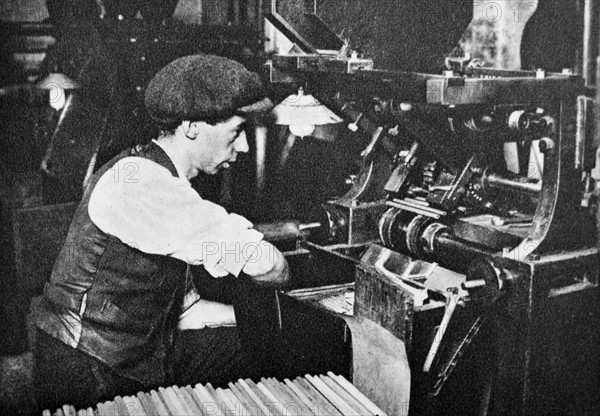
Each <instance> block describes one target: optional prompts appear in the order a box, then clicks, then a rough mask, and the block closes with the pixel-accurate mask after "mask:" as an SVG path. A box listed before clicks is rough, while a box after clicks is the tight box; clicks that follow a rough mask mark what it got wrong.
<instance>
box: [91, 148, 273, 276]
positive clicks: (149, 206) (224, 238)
mask: <svg viewBox="0 0 600 416" xmlns="http://www.w3.org/2000/svg"><path fill="white" fill-rule="evenodd" d="M88 213H89V215H90V218H91V220H92V222H93V223H94V224H95V225H96V226H97V227H98V228H99V229H100V230H102V231H103V232H105V233H107V234H110V235H113V236H115V237H117V238H118V239H119V240H121V241H122V242H123V243H125V244H127V245H129V246H131V247H134V248H136V249H138V250H140V251H143V252H145V253H149V254H160V255H165V256H172V257H175V258H178V259H180V260H183V261H185V262H186V263H188V264H192V265H200V264H202V265H204V267H205V268H206V270H207V271H208V272H209V273H210V274H212V275H213V276H215V277H221V276H224V275H226V274H228V273H231V274H233V275H235V276H237V275H239V273H240V271H241V270H242V268H243V267H244V265H245V264H246V263H247V262H248V260H249V259H250V258H251V256H252V255H253V253H254V251H255V249H256V248H257V247H258V244H259V243H260V241H261V240H262V238H263V235H262V234H261V233H260V232H258V231H256V230H254V229H253V228H252V223H251V222H250V221H248V220H247V219H245V218H244V217H241V216H239V215H236V214H230V213H228V212H227V211H226V210H225V209H224V208H223V207H221V206H219V205H217V204H214V203H212V202H210V201H207V200H204V199H202V198H201V197H200V195H198V193H197V192H196V191H194V189H193V188H192V187H191V186H190V185H189V182H187V181H185V180H182V179H181V178H177V177H174V176H173V175H171V173H170V172H169V171H168V170H167V169H166V168H164V167H162V166H160V165H158V164H156V163H154V162H152V161H150V160H147V159H145V158H140V157H127V158H124V159H121V160H120V161H119V162H117V164H115V165H114V166H113V167H112V168H111V169H109V170H108V171H106V172H105V173H104V174H103V175H102V177H101V178H100V179H99V180H98V182H97V184H96V186H95V187H94V189H93V191H92V194H91V196H90V201H89V206H88Z"/></svg>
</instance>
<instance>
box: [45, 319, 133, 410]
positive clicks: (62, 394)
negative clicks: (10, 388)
mask: <svg viewBox="0 0 600 416" xmlns="http://www.w3.org/2000/svg"><path fill="white" fill-rule="evenodd" d="M34 360H35V361H34V389H35V397H36V402H37V407H38V409H39V410H40V414H41V411H42V410H44V409H49V410H51V411H52V412H54V411H55V410H56V409H57V408H58V407H61V406H62V405H64V404H71V405H73V406H75V408H77V409H82V408H87V407H89V406H92V407H94V406H95V405H96V403H98V402H101V401H106V400H112V399H113V398H114V397H115V396H116V395H126V396H127V395H130V394H135V393H137V392H138V391H142V390H144V388H143V386H142V384H141V383H138V382H136V381H135V380H132V379H129V378H126V377H122V376H120V375H118V374H117V373H115V372H114V371H113V370H112V369H111V368H110V367H108V366H107V365H106V364H104V363H102V362H101V361H100V360H97V359H96V358H94V357H91V356H89V355H87V354H85V353H83V352H81V351H79V350H77V349H75V348H71V347H70V346H68V345H66V344H64V343H62V342H61V341H59V340H57V339H55V338H53V337H51V336H50V335H48V334H46V333H45V332H44V331H40V330H38V331H37V336H36V343H35V350H34Z"/></svg>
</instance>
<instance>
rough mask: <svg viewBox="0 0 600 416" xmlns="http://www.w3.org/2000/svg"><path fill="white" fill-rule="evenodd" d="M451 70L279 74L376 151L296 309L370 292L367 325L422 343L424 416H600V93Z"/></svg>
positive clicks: (358, 308) (331, 67)
mask: <svg viewBox="0 0 600 416" xmlns="http://www.w3.org/2000/svg"><path fill="white" fill-rule="evenodd" d="M325 3H327V2H325ZM442 63H443V67H444V70H443V72H441V73H440V72H438V73H431V74H429V73H420V72H401V71H395V70H389V69H387V70H378V69H373V67H374V65H373V62H369V60H366V59H358V58H357V57H356V56H352V55H351V54H349V53H342V54H341V55H337V56H331V55H324V54H319V53H314V52H310V51H309V52H307V53H295V54H287V55H277V56H275V57H274V58H273V61H272V67H271V80H272V81H273V82H275V83H277V82H292V83H293V84H294V85H302V86H303V87H304V88H305V90H306V91H309V92H310V93H311V94H313V95H314V96H315V97H316V98H318V100H320V101H321V102H322V103H324V104H326V105H327V106H328V107H329V108H330V109H332V110H333V111H334V112H336V113H337V114H338V115H339V116H341V117H343V118H344V120H345V122H346V123H347V124H348V128H349V129H350V130H351V131H352V132H354V133H352V134H354V135H355V136H358V137H362V139H363V140H364V143H365V145H364V150H363V152H362V153H361V169H360V173H359V174H358V175H356V177H353V182H352V187H351V189H350V190H349V191H348V192H347V193H346V194H345V195H344V196H343V197H341V198H338V199H335V200H332V201H329V202H327V203H326V204H324V206H323V213H322V219H321V221H320V224H321V227H320V229H319V230H318V232H315V231H314V230H313V232H312V233H311V236H310V237H309V238H308V241H304V242H303V243H301V244H300V246H299V249H298V250H296V251H295V252H292V253H290V254H289V256H288V259H289V260H290V263H291V265H292V271H293V274H294V281H295V284H296V288H298V287H302V288H301V289H299V290H296V291H294V290H292V291H291V292H290V293H289V294H288V295H289V297H292V298H294V299H301V303H304V304H311V299H310V298H311V297H310V296H306V294H307V293H308V294H313V295H315V296H317V297H319V299H321V300H322V297H323V295H324V294H327V293H329V294H330V293H333V292H332V290H333V291H335V290H338V291H341V292H344V291H346V292H348V291H350V292H352V291H353V293H354V306H353V310H352V311H351V312H350V314H351V315H353V316H354V317H357V318H359V319H368V320H370V321H373V322H375V323H376V324H378V325H379V326H381V327H383V328H385V329H386V330H388V331H389V332H390V333H392V334H393V335H394V336H395V337H396V338H398V339H400V340H402V341H403V342H404V344H405V347H406V350H407V354H408V362H409V363H410V369H411V377H412V381H411V394H410V407H409V409H408V411H409V414H410V415H417V414H502V415H504V414H506V415H517V414H597V413H598V412H599V411H600V407H599V400H600V393H599V390H598V389H599V387H598V386H600V377H599V374H600V371H599V370H600V365H599V364H600V361H599V359H598V358H599V356H600V353H599V352H598V347H597V346H598V341H599V336H598V316H599V312H600V311H599V308H600V303H599V298H598V293H599V292H598V273H599V266H600V265H599V264H598V235H597V210H598V206H597V199H596V192H595V189H596V183H595V179H594V178H593V176H592V170H593V168H594V166H595V158H596V146H597V143H596V141H595V140H594V134H597V132H596V133H594V132H595V131H597V130H595V129H596V128H597V127H596V126H595V114H594V99H593V98H594V97H593V90H592V89H589V88H586V86H585V85H584V79H582V78H581V77H579V76H575V75H573V74H572V73H571V72H570V71H563V72H562V73H550V72H545V71H544V70H537V71H503V70H495V69H490V68H483V67H479V66H478V65H477V64H476V63H475V62H472V61H471V60H470V59H469V57H468V56H466V57H465V56H462V57H447V58H446V59H445V61H444V62H442ZM298 282H302V283H298ZM336 283H337V284H339V285H338V286H337V287H336V286H335V284H336ZM306 286H309V287H314V288H313V289H310V290H309V289H306V288H305V287H306ZM319 286H326V287H325V288H324V289H323V290H322V291H319V290H318V287H319ZM319 299H317V301H318V300H319ZM314 300H315V299H312V301H313V302H312V305H313V306H314V307H315V308H316V309H319V305H320V307H321V308H322V309H326V310H329V312H324V313H325V314H328V313H329V315H331V316H336V315H340V313H339V311H335V312H332V313H330V312H331V308H328V307H327V305H325V307H323V302H314ZM286 302H287V301H286ZM292 304H293V302H292ZM315 305H316V306H315ZM291 308H292V309H293V306H292V307H291ZM301 310H302V312H298V311H297V310H296V312H289V313H292V314H293V313H297V314H302V313H304V314H312V313H313V312H308V311H306V310H305V309H302V308H301ZM285 316H286V314H285V313H284V322H283V328H284V330H285V323H286V319H285ZM315 316H316V315H315ZM293 319H299V318H297V317H296V318H289V321H293ZM315 319H316V318H315ZM314 322H316V321H315V320H313V325H311V326H312V327H314V326H315V323H314ZM341 325H342V326H343V324H341ZM333 326H334V327H335V324H333ZM304 331H305V335H306V336H311V335H310V334H311V331H313V329H308V330H304ZM307 341H309V340H307ZM343 344H344V343H343V342H341V343H340V345H343ZM340 348H342V346H340ZM323 365H325V366H326V364H323ZM354 371H355V373H354V375H355V376H357V374H356V366H355V367H354ZM372 382H373V383H375V384H377V383H379V385H380V386H382V387H381V388H385V387H384V385H385V383H386V382H387V381H386V380H385V379H383V378H382V379H380V380H372ZM384 410H385V409H384Z"/></svg>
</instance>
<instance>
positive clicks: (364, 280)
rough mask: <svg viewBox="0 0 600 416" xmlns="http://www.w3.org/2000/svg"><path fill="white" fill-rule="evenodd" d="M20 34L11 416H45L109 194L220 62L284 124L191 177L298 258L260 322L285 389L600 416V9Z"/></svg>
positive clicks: (261, 130) (39, 4) (350, 9)
mask: <svg viewBox="0 0 600 416" xmlns="http://www.w3.org/2000/svg"><path fill="white" fill-rule="evenodd" d="M0 31H1V35H0V36H1V38H0V39H1V40H0V42H1V44H0V60H1V63H0V126H1V128H0V241H1V251H0V328H1V331H2V332H1V334H0V414H3V415H29V414H39V413H37V411H38V409H37V407H36V403H35V400H34V391H33V353H32V346H33V345H34V343H35V339H34V338H35V329H34V327H33V324H32V322H31V313H30V311H31V309H32V308H33V306H34V305H35V304H36V302H39V301H40V298H41V297H42V296H43V294H44V290H45V286H46V283H47V282H48V279H49V278H50V275H51V273H52V268H53V265H54V261H55V259H56V257H57V256H58V254H59V251H60V249H61V247H62V245H63V242H64V240H65V237H66V235H67V231H68V229H69V225H70V223H71V220H72V218H73V215H74V213H75V209H76V208H77V206H78V203H79V201H80V200H81V199H82V196H83V193H84V190H85V188H86V186H87V185H88V183H89V181H90V179H91V178H92V175H93V174H94V172H96V171H97V170H98V169H99V168H100V167H101V166H102V165H103V164H104V163H106V162H107V161H109V160H111V159H112V158H113V157H114V156H115V155H117V154H119V153H120V152H121V151H123V150H125V149H128V148H131V147H133V146H136V145H139V144H142V143H147V142H149V141H150V139H152V138H154V137H156V136H157V133H158V132H157V129H156V127H155V126H154V125H153V124H152V121H151V120H150V118H149V117H148V115H147V114H146V109H145V107H144V93H145V91H146V87H147V86H148V83H149V82H150V80H151V79H152V78H153V76H154V75H155V74H156V73H157V72H158V71H159V70H160V69H161V68H163V67H164V66H165V65H167V64H168V63H170V62H172V61H173V60H175V59H177V58H180V57H183V56H187V55H192V54H199V53H204V54H212V55H218V56H223V57H227V58H230V59H233V60H235V61H238V62H240V63H242V64H243V65H244V66H245V67H246V68H248V69H249V70H251V71H254V72H256V73H257V74H259V75H260V77H261V79H262V82H263V84H264V85H265V87H266V90H267V91H268V95H269V98H270V99H271V100H272V101H273V103H274V104H275V107H274V109H273V111H272V112H270V113H268V114H265V115H264V116H263V117H261V118H260V119H257V120H253V123H252V125H251V127H250V128H248V130H247V132H246V133H247V138H248V143H249V147H250V151H249V152H248V153H246V154H245V155H243V157H240V158H239V160H238V161H237V163H236V164H235V167H232V168H231V169H227V170H223V171H221V172H220V173H219V174H217V175H212V176H209V175H202V174H201V175H199V176H198V177H196V178H195V179H193V181H192V186H193V187H194V189H196V190H198V191H199V193H200V194H201V196H202V198H205V199H207V200H210V201H213V202H215V203H217V204H219V205H221V206H223V207H225V208H226V209H227V211H229V212H233V213H237V214H239V215H242V216H244V217H246V218H247V219H249V220H250V221H251V222H252V223H253V224H254V226H255V228H257V229H258V230H259V231H261V232H263V234H264V236H265V239H266V240H268V241H270V242H271V243H272V244H273V245H274V246H276V247H277V248H278V249H279V250H280V251H281V252H282V253H283V254H284V255H285V258H286V259H287V262H288V264H289V267H290V274H291V278H290V281H289V282H288V284H287V285H286V286H285V287H284V288H282V289H278V290H274V291H272V292H269V293H267V294H264V299H262V298H261V300H260V302H263V306H264V307H263V309H262V310H263V312H264V315H262V316H260V317H242V316H238V327H239V329H240V334H241V335H240V336H241V337H242V339H243V342H245V343H246V344H245V345H249V346H251V347H250V348H257V349H260V350H261V351H263V353H264V354H266V355H265V356H270V354H271V355H272V356H273V357H275V356H277V360H276V362H277V363H285V365H284V366H281V365H279V367H277V368H273V366H272V365H268V364H265V366H264V369H263V372H264V376H265V377H274V378H275V379H277V380H280V381H282V382H283V380H286V379H288V380H293V379H294V378H296V377H300V378H302V380H301V381H302V382H304V379H303V378H304V377H306V378H309V377H310V380H313V376H315V377H316V376H318V377H323V380H324V379H325V376H326V375H327V374H335V376H331V377H332V378H331V379H327V382H328V383H329V382H331V380H336V378H335V377H344V378H345V379H347V380H348V381H350V382H351V383H352V385H353V388H356V389H357V390H358V391H360V392H361V394H362V395H364V397H365V398H367V400H369V402H372V403H373V404H374V405H375V409H379V410H374V411H371V413H369V414H388V415H398V416H419V415H476V416H484V415H487V416H490V415H507V416H508V415H510V416H512V415H557V416H558V415H568V416H571V415H572V416H575V415H578V416H579V415H581V416H585V415H589V416H592V415H598V414H600V297H599V294H600V291H599V287H598V279H599V275H600V257H599V254H600V253H599V252H600V239H599V237H600V236H599V230H600V210H599V208H600V207H599V196H600V163H598V162H599V161H598V156H597V154H598V152H597V151H598V146H599V145H600V33H599V32H600V2H598V1H596V0H443V1H442V0H403V1H393V0H352V1H351V0H271V1H267V0H162V1H160V0H148V1H142V0H127V1H115V0H6V1H3V2H2V5H0ZM126 179H127V178H125V180H126ZM200 190H201V191H200ZM197 267H201V266H197ZM211 284H212V283H210V282H208V283H207V285H209V286H210V285H211ZM217 286H218V285H217ZM214 290H215V292H218V291H223V292H226V291H227V289H223V288H221V287H216V288H215V289H214ZM225 298H227V296H225ZM225 301H228V299H225ZM273 345H285V348H280V349H277V350H275V349H273V347H272V346H273ZM270 348H271V349H270ZM265 380H266V379H265ZM265 380H263V383H264V386H266V385H267V382H266V381H265ZM235 381H236V380H231V382H235ZM255 381H256V382H257V383H258V382H259V381H260V379H259V380H255ZM57 382H60V380H57ZM313 384H314V383H313ZM163 387H168V386H163ZM181 387H183V386H181ZM338 387H339V386H338ZM236 388H238V387H236V386H234V387H231V389H232V391H236V390H235V389H236ZM349 388H350V387H348V389H349ZM274 389H275V390H274V391H273V395H274V396H277V395H276V394H275V391H279V392H280V393H281V392H282V391H283V390H277V388H275V387H274ZM328 391H329V390H328ZM342 391H344V390H343V389H342ZM281 394H283V395H284V396H285V394H284V393H281ZM358 394H359V393H355V395H354V396H353V394H352V393H351V392H350V390H346V393H344V394H342V393H340V394H339V397H342V398H343V397H345V396H348V397H346V399H347V401H346V403H342V404H338V405H333V407H330V408H325V410H323V409H321V410H322V411H321V412H316V413H315V411H314V409H312V410H311V409H308V406H306V405H301V406H300V407H299V408H295V409H294V410H293V411H292V410H290V411H287V410H289V409H286V408H281V409H279V410H277V409H275V410H273V412H272V413H271V412H265V411H264V410H265V409H264V408H263V411H260V410H259V411H257V414H265V415H266V414H267V413H268V414H281V415H286V414H289V415H296V414H305V413H304V412H303V410H306V411H307V413H306V414H313V413H314V414H322V415H329V414H331V415H334V414H335V415H340V414H364V413H362V412H361V411H357V412H355V413H352V412H350V413H347V412H345V409H346V404H348V405H350V404H351V403H353V402H355V401H356V397H357V396H356V395H358ZM350 396H352V397H354V398H352V397H350ZM229 397H231V396H229ZM281 397H282V396H278V398H279V399H281ZM285 397H288V398H290V397H292V398H293V397H296V398H297V397H300V396H299V395H296V396H294V395H293V394H291V393H290V394H288V395H287V396H285ZM361 397H363V396H361ZM120 400H122V399H120ZM127 400H129V401H126V404H127V403H133V402H134V401H135V400H137V399H135V398H131V397H128V398H127ZM140 400H141V399H140ZM165 400H166V399H165ZM182 400H183V399H182ZM183 402H185V400H183ZM135 403H137V404H139V403H141V404H142V405H143V404H144V403H143V402H140V401H137V402H135ZM135 403H134V404H135ZM164 404H165V409H169V410H168V414H173V415H175V414H180V413H177V411H173V410H172V409H171V408H169V406H170V405H172V403H171V404H169V403H167V402H166V401H165V402H164ZM174 406H175V407H174V408H175V409H180V408H179V407H177V405H174ZM350 407H351V406H350ZM368 408H369V406H367V405H363V407H362V409H368ZM98 409H100V406H99V407H98ZM144 409H145V412H143V411H140V412H139V413H136V412H131V411H130V412H129V413H102V412H101V411H100V410H98V411H94V412H93V413H92V414H96V415H100V414H151V413H149V412H148V409H147V408H144ZM155 409H156V408H155ZM182 409H192V410H193V409H194V407H193V406H192V405H190V406H189V407H185V406H183V407H182ZM223 409H224V408H223ZM223 409H221V410H223ZM248 409H249V407H247V408H243V407H242V408H241V410H240V409H238V412H237V413H236V412H229V413H227V412H225V411H223V412H222V414H240V415H242V414H244V415H245V414H254V413H252V412H251V411H247V410H248ZM298 409H300V410H298ZM354 409H356V407H355V408H354ZM50 410H51V411H52V413H48V414H65V415H66V414H71V413H69V411H68V410H65V412H64V413H54V410H55V409H50ZM229 410H231V409H229ZM308 410H311V411H312V413H310V412H308ZM156 411H157V412H158V414H163V413H162V412H161V411H160V410H156ZM72 414H73V415H75V414H77V415H78V414H80V413H72ZM81 414H88V415H89V414H90V413H89V412H88V413H85V412H84V413H81ZM165 414H167V413H165ZM181 414H200V413H194V412H192V413H189V412H188V413H181ZM202 414H221V413H216V412H215V413H208V412H206V409H205V412H204V413H202Z"/></svg>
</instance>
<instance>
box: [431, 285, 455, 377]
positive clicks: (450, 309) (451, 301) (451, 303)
mask: <svg viewBox="0 0 600 416" xmlns="http://www.w3.org/2000/svg"><path fill="white" fill-rule="evenodd" d="M448 292H450V296H449V297H448V303H447V304H446V312H444V317H443V318H442V323H440V326H439V327H438V330H437V333H436V334H435V338H434V339H433V342H432V343H431V348H429V353H428V354H427V359H425V364H423V371H424V372H425V373H428V372H429V370H430V369H431V365H432V364H433V360H434V359H435V356H436V354H437V352H438V350H439V348H440V345H441V344H442V338H443V337H444V333H445V332H446V329H447V328H448V324H449V323H450V319H451V318H452V315H453V314H454V310H455V309H456V305H458V301H459V300H460V296H459V295H458V288H456V287H451V288H448Z"/></svg>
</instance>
